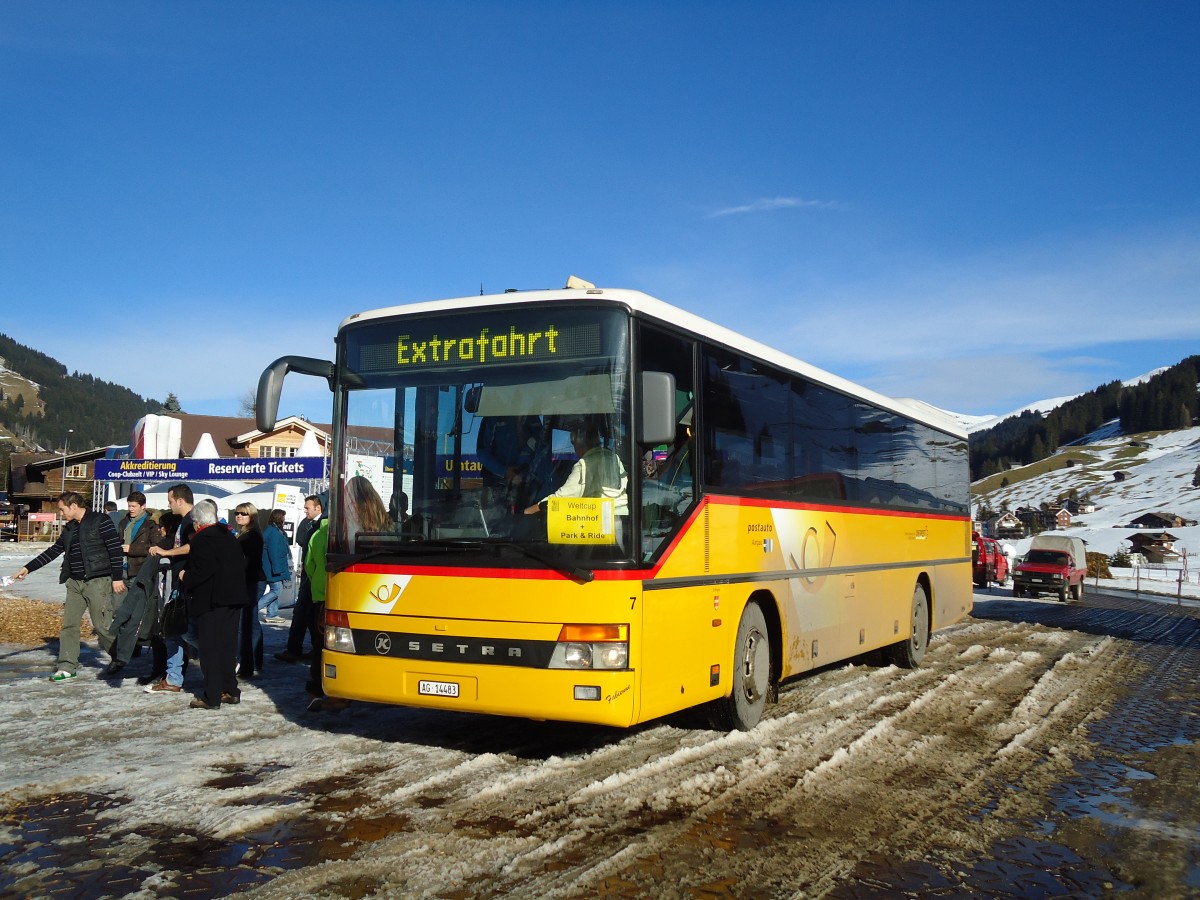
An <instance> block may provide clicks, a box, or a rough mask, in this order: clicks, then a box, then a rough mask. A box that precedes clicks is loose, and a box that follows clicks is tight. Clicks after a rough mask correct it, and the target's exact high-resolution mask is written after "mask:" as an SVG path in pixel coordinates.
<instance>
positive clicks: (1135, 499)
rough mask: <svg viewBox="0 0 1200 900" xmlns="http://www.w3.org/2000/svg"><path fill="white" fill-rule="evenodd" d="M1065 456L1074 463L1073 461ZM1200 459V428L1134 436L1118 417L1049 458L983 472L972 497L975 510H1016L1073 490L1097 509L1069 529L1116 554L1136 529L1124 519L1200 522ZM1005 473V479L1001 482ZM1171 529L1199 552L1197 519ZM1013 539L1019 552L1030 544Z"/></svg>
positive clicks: (1181, 546)
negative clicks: (1196, 481) (1171, 517)
mask: <svg viewBox="0 0 1200 900" xmlns="http://www.w3.org/2000/svg"><path fill="white" fill-rule="evenodd" d="M1068 460H1073V461H1074V462H1073V464H1072V465H1070V466H1068V464H1067V461H1068ZM1198 466H1200V427H1194V428H1184V429H1180V430H1179V431H1168V432H1162V433H1151V434H1144V435H1132V436H1129V435H1123V434H1122V433H1121V431H1120V428H1119V427H1117V426H1116V423H1115V422H1114V423H1109V424H1108V425H1105V426H1104V427H1102V428H1100V429H1098V430H1097V431H1096V432H1094V433H1093V434H1091V435H1089V436H1088V437H1086V438H1084V439H1082V440H1080V441H1077V442H1075V443H1074V444H1072V445H1071V446H1069V447H1062V448H1061V449H1060V450H1059V451H1058V453H1056V454H1054V455H1053V456H1051V457H1048V458H1047V459H1044V460H1040V461H1039V462H1036V463H1032V464H1030V465H1028V466H1023V467H1020V468H1016V469H1013V470H1011V471H1009V472H1007V473H1005V474H1004V475H1003V476H996V475H993V476H991V477H990V478H985V479H982V480H981V481H979V482H977V483H976V485H975V486H974V487H973V488H972V493H973V498H972V503H973V508H974V509H975V510H979V509H981V508H983V507H984V506H989V507H991V509H993V510H995V511H997V512H999V511H1000V510H1001V509H1003V508H1007V509H1010V510H1015V509H1017V508H1018V507H1020V506H1040V505H1041V503H1042V502H1050V503H1054V502H1055V501H1056V500H1057V499H1058V498H1060V497H1062V496H1064V495H1065V494H1066V493H1067V492H1068V491H1070V490H1071V489H1075V490H1076V491H1077V492H1078V494H1079V495H1080V496H1083V495H1086V496H1087V497H1088V498H1090V500H1091V501H1092V502H1093V503H1094V504H1095V507H1096V509H1095V512H1092V513H1086V514H1081V515H1077V516H1075V520H1074V524H1073V525H1072V526H1071V527H1070V528H1069V529H1067V530H1066V531H1065V532H1064V533H1065V534H1069V535H1073V536H1075V537H1082V538H1083V539H1084V540H1085V541H1087V546H1088V549H1089V550H1094V551H1097V552H1100V553H1106V554H1109V555H1112V554H1113V553H1115V552H1117V550H1120V549H1126V550H1127V549H1128V548H1129V545H1128V543H1127V538H1128V537H1129V536H1130V535H1131V534H1133V533H1135V529H1131V528H1125V527H1124V526H1125V525H1126V524H1127V523H1128V522H1131V521H1132V520H1133V519H1135V518H1137V517H1138V516H1140V515H1142V514H1143V513H1148V512H1164V513H1172V514H1175V515H1178V516H1182V517H1183V518H1185V519H1190V520H1197V521H1200V487H1193V486H1192V480H1193V478H1194V477H1195V475H1196V470H1197V467H1198ZM1117 472H1123V473H1126V476H1125V479H1124V480H1123V481H1118V480H1116V477H1115V473H1117ZM1035 473H1036V474H1035ZM1005 480H1007V482H1008V483H1007V485H1004V486H1001V482H1003V481H1005ZM993 485H995V486H993ZM984 487H987V488H988V490H986V491H985V490H982V488H984ZM1169 531H1170V533H1171V534H1172V535H1174V536H1175V537H1176V538H1178V540H1177V542H1176V544H1175V549H1176V550H1178V551H1179V552H1180V553H1183V552H1184V551H1186V552H1187V553H1188V554H1189V556H1191V557H1194V556H1195V554H1196V553H1198V552H1200V526H1189V527H1186V528H1171V529H1169ZM1014 543H1015V545H1016V546H1017V550H1018V552H1023V551H1024V549H1025V547H1026V546H1027V545H1028V541H1024V542H1014ZM1195 564H1200V563H1191V562H1189V569H1190V568H1192V567H1193V566H1194V565H1195Z"/></svg>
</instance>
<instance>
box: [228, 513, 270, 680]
mask: <svg viewBox="0 0 1200 900" xmlns="http://www.w3.org/2000/svg"><path fill="white" fill-rule="evenodd" d="M233 521H234V525H235V527H236V528H237V542H238V546H239V547H241V550H242V556H243V557H244V565H243V567H242V569H243V573H244V576H245V582H246V604H245V605H244V606H242V607H241V628H240V636H239V638H238V670H237V674H238V677H239V678H253V677H254V675H255V673H256V672H261V671H262V668H263V633H262V623H261V622H259V621H258V598H259V597H260V596H262V584H263V567H262V560H263V535H262V532H261V531H259V530H258V507H257V506H255V505H254V504H253V503H239V504H238V505H237V507H236V508H235V509H234V511H233Z"/></svg>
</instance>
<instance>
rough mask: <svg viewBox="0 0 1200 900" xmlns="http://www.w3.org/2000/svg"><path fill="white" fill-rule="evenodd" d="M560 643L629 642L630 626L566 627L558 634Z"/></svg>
mask: <svg viewBox="0 0 1200 900" xmlns="http://www.w3.org/2000/svg"><path fill="white" fill-rule="evenodd" d="M558 640H559V643H591V642H592V641H627V640H629V626H628V625H564V626H563V627H562V631H560V632H559V633H558Z"/></svg>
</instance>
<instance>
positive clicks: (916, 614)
mask: <svg viewBox="0 0 1200 900" xmlns="http://www.w3.org/2000/svg"><path fill="white" fill-rule="evenodd" d="M928 646H929V595H928V594H927V593H925V586H924V585H923V584H921V583H920V582H917V585H916V587H914V588H913V599H912V633H911V634H910V635H909V636H908V638H907V640H903V641H900V642H899V643H897V644H892V645H891V646H890V647H888V648H887V654H888V661H889V662H891V663H892V664H893V665H897V666H900V667H901V668H902V669H915V668H917V666H919V665H921V660H922V659H924V658H925V649H926V648H927V647H928Z"/></svg>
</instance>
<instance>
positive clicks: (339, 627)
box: [325, 610, 354, 653]
mask: <svg viewBox="0 0 1200 900" xmlns="http://www.w3.org/2000/svg"><path fill="white" fill-rule="evenodd" d="M325 649H326V650H337V651H339V652H341V653H353V652H354V632H352V631H351V630H350V617H349V616H348V615H347V614H346V613H344V612H338V611H336V610H326V611H325Z"/></svg>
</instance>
